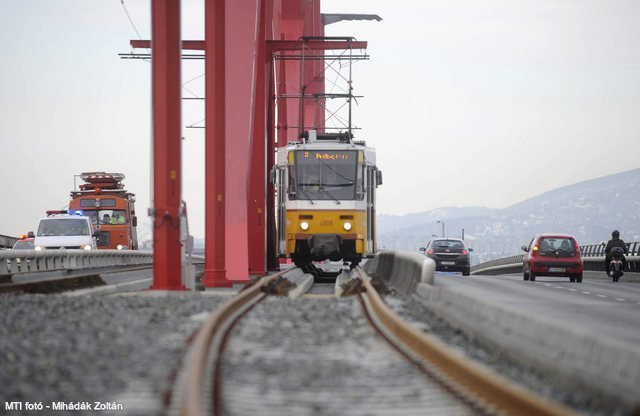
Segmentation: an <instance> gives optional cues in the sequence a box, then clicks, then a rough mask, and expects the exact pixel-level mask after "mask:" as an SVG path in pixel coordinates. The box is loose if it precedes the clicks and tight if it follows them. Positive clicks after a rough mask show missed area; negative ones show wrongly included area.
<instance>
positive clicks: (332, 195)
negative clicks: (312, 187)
mask: <svg viewBox="0 0 640 416" xmlns="http://www.w3.org/2000/svg"><path fill="white" fill-rule="evenodd" d="M326 186H328V185H322V186H320V190H321V191H323V192H325V193H326V194H327V195H329V196H330V197H331V198H333V200H334V201H336V205H340V200H339V199H338V198H336V197H335V195H334V194H332V193H331V192H329V191H327V189H326Z"/></svg>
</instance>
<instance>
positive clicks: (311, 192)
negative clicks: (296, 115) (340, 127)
mask: <svg viewBox="0 0 640 416" xmlns="http://www.w3.org/2000/svg"><path fill="white" fill-rule="evenodd" d="M271 179H272V181H273V183H274V184H275V186H276V193H277V227H278V232H277V236H278V244H277V250H278V255H279V256H280V257H287V258H291V259H292V260H293V261H294V262H295V263H296V265H298V266H300V267H307V266H308V265H310V264H311V262H312V261H323V260H327V259H328V260H331V261H339V260H343V261H344V262H349V263H351V267H354V266H355V265H357V264H358V263H359V262H360V260H361V259H362V258H363V257H367V256H370V255H373V253H375V251H376V228H375V227H376V221H375V210H376V197H375V196H376V195H375V194H376V188H377V187H378V186H379V185H381V184H382V173H381V171H380V170H379V169H378V168H377V167H376V154H375V150H374V149H373V148H371V147H367V146H366V145H365V143H364V142H361V141H354V140H353V139H352V136H351V134H350V133H348V132H345V133H316V132H315V131H309V132H306V133H305V135H304V137H303V139H302V141H301V142H291V143H289V144H288V145H287V146H284V147H281V148H280V149H278V152H277V156H276V166H274V169H273V171H272V175H271Z"/></svg>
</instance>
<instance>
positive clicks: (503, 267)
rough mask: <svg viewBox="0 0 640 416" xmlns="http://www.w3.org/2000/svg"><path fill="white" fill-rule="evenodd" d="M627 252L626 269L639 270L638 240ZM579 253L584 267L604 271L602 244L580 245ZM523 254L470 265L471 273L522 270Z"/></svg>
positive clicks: (501, 272)
mask: <svg viewBox="0 0 640 416" xmlns="http://www.w3.org/2000/svg"><path fill="white" fill-rule="evenodd" d="M627 248H628V251H629V254H628V255H627V256H626V259H627V270H628V271H630V272H636V273H637V272H640V242H635V241H634V242H631V243H627ZM580 254H581V255H582V259H583V260H584V269H585V270H591V271H604V246H603V245H602V244H589V245H584V246H580ZM523 257H524V254H517V255H515V256H509V257H504V258H501V259H496V260H490V261H487V262H484V263H480V264H477V265H475V266H473V267H471V273H476V274H503V273H516V272H521V271H522V259H523Z"/></svg>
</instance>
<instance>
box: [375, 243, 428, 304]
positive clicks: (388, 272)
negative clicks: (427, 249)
mask: <svg viewBox="0 0 640 416" xmlns="http://www.w3.org/2000/svg"><path fill="white" fill-rule="evenodd" d="M363 269H364V270H365V271H366V272H367V273H369V274H372V275H376V276H379V277H382V278H383V279H385V280H386V281H388V282H389V283H391V285H392V286H393V287H394V288H396V289H397V290H398V291H400V292H401V293H404V294H410V293H414V292H415V289H416V287H417V285H418V283H426V284H433V281H434V278H435V273H436V263H435V262H434V261H433V260H432V259H430V258H428V257H426V256H424V255H422V254H418V253H410V252H403V251H383V252H380V253H378V254H376V256H375V257H374V258H373V259H372V260H369V261H367V262H366V263H365V264H364V266H363Z"/></svg>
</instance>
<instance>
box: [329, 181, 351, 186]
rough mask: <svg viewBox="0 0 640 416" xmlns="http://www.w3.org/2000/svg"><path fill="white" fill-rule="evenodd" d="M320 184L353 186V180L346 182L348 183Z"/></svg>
mask: <svg viewBox="0 0 640 416" xmlns="http://www.w3.org/2000/svg"><path fill="white" fill-rule="evenodd" d="M322 186H353V182H348V183H323V184H322Z"/></svg>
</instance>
